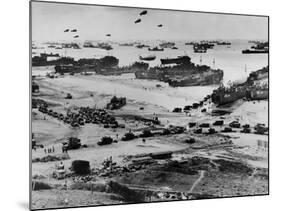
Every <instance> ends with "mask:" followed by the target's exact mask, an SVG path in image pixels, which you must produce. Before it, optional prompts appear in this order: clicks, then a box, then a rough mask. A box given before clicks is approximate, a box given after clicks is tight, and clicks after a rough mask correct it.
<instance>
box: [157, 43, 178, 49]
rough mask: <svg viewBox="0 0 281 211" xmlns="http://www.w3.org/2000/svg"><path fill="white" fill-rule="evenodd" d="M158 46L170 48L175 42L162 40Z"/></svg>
mask: <svg viewBox="0 0 281 211" xmlns="http://www.w3.org/2000/svg"><path fill="white" fill-rule="evenodd" d="M159 46H160V47H161V48H172V47H174V46H175V43H174V42H163V43H161V44H159Z"/></svg>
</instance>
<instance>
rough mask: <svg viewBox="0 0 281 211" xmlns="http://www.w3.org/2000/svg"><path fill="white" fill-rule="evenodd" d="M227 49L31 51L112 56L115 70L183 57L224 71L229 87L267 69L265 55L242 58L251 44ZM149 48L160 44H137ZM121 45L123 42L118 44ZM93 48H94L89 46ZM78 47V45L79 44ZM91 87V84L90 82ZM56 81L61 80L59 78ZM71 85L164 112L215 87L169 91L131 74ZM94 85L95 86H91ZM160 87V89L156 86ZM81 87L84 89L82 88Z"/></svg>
mask: <svg viewBox="0 0 281 211" xmlns="http://www.w3.org/2000/svg"><path fill="white" fill-rule="evenodd" d="M229 41H230V42H231V45H230V46H229V45H215V46H214V48H213V49H208V51H207V53H194V52H193V47H192V45H185V42H187V41H173V42H175V46H176V47H177V48H178V49H169V48H165V49H164V51H148V49H147V48H142V49H139V48H136V47H135V46H120V45H119V44H118V43H117V42H112V43H111V45H112V47H113V49H112V50H110V51H106V50H103V49H98V48H83V47H82V48H81V49H55V48H47V44H42V43H36V46H41V47H44V49H32V51H33V52H34V53H33V54H32V56H35V55H39V54H40V53H51V52H52V53H58V54H60V55H61V56H70V57H73V58H75V59H80V58H101V57H103V56H107V55H110V56H115V57H117V58H118V59H119V66H127V65H130V64H132V63H134V62H136V61H140V60H139V56H148V55H155V56H156V59H155V60H154V61H149V62H148V63H149V65H150V67H154V66H159V65H160V59H161V58H175V57H177V56H183V55H187V56H189V57H190V58H191V61H192V62H194V63H195V64H202V65H208V66H210V67H212V68H216V69H221V70H223V71H224V77H223V83H224V84H231V83H235V82H243V81H245V80H246V78H247V76H248V75H249V73H251V72H252V71H256V70H258V69H260V68H262V67H265V66H267V65H268V54H242V50H244V49H247V48H250V47H251V46H252V45H253V43H249V42H248V41H247V40H229ZM140 42H141V43H142V44H148V45H150V46H151V47H154V46H157V45H159V44H160V43H161V42H163V41H160V40H158V41H140ZM122 43H124V42H122ZM93 44H95V43H94V42H93ZM81 46H82V42H81ZM53 70H54V69H53V67H39V68H38V67H34V68H33V69H32V74H33V75H42V74H45V73H46V72H50V71H53ZM88 79H89V80H92V81H94V82H95V83H91V81H89V80H88ZM57 80H64V79H63V78H61V79H57ZM70 82H71V83H74V84H75V86H81V88H85V89H86V90H91V91H96V92H103V93H106V94H116V95H119V96H126V97H128V98H131V99H133V100H136V101H142V102H146V103H152V104H155V105H158V106H162V107H165V108H167V109H173V108H174V107H182V106H184V105H187V104H190V103H194V102H198V101H200V100H202V98H203V97H204V96H206V95H207V94H211V93H212V90H214V89H215V88H217V87H218V85H213V86H194V87H169V86H168V85H167V84H165V83H162V82H159V81H149V80H139V79H135V77H134V74H124V75H121V76H98V75H92V76H87V82H86V81H81V78H80V79H78V78H77V80H74V79H73V78H71V79H70V78H68V82H67V83H70ZM94 84H95V85H94ZM157 84H160V85H161V87H160V88H156V85H157ZM83 86H84V87H83Z"/></svg>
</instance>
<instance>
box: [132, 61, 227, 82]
mask: <svg viewBox="0 0 281 211" xmlns="http://www.w3.org/2000/svg"><path fill="white" fill-rule="evenodd" d="M190 60H191V59H190V57H189V56H179V57H177V58H166V59H161V66H158V67H153V68H149V69H147V70H142V71H136V72H135V76H136V78H137V79H150V80H159V81H163V82H167V83H168V84H169V85H170V86H173V87H177V86H199V85H212V84H219V83H220V82H221V80H222V78H223V71H222V70H219V69H211V68H210V67H209V66H207V65H195V64H194V63H192V62H191V61H190ZM165 65H167V66H165ZM168 65H169V66H168Z"/></svg>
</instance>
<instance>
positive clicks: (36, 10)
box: [32, 2, 268, 41]
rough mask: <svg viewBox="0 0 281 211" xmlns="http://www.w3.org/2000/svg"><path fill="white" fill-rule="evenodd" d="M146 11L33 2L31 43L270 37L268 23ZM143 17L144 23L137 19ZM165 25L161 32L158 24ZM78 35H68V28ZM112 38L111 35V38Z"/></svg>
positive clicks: (252, 18)
mask: <svg viewBox="0 0 281 211" xmlns="http://www.w3.org/2000/svg"><path fill="white" fill-rule="evenodd" d="M143 10H144V9H142V8H124V7H106V6H95V5H74V4H62V3H46V2H32V40H34V41H60V40H74V38H73V36H74V35H79V40H124V41H126V40H155V39H160V40H202V39H226V40H233V39H247V40H251V39H255V40H256V39H262V40H264V39H265V40H267V38H268V19H267V18H266V17H258V16H243V15H228V14H227V15H226V14H210V13H198V12H184V11H168V10H155V9H146V10H147V12H148V13H147V15H144V16H140V15H139V13H140V12H141V11H143ZM138 18H141V22H140V23H138V24H135V23H134V21H135V20H137V19H138ZM159 24H162V25H163V27H161V28H159V27H157V25H159ZM68 28H69V29H77V30H78V32H77V33H70V32H69V33H64V30H65V29H68ZM106 34H111V37H106V36H105V35H106Z"/></svg>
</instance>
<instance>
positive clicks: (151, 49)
mask: <svg viewBox="0 0 281 211" xmlns="http://www.w3.org/2000/svg"><path fill="white" fill-rule="evenodd" d="M148 50H149V51H164V48H158V47H154V48H148Z"/></svg>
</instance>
